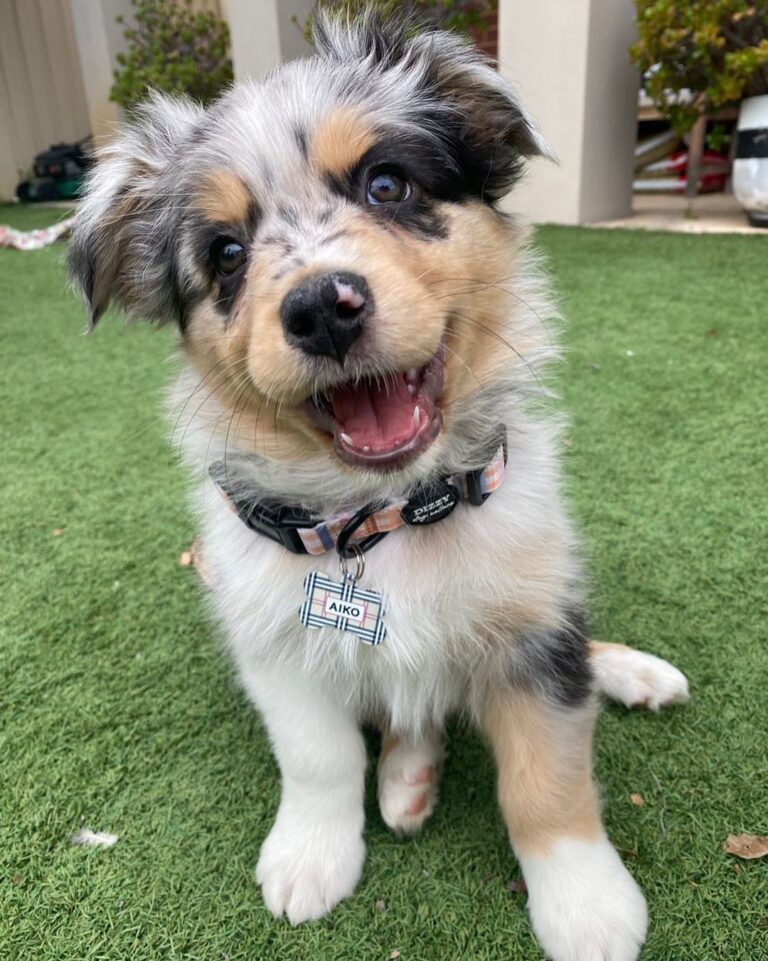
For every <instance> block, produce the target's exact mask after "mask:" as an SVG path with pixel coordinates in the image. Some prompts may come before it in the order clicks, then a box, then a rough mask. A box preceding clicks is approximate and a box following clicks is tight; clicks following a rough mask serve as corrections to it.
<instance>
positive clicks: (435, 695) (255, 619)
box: [202, 449, 574, 728]
mask: <svg viewBox="0 0 768 961" xmlns="http://www.w3.org/2000/svg"><path fill="white" fill-rule="evenodd" d="M515 455H516V463H515V467H516V471H513V472H511V473H510V476H509V477H508V479H507V481H506V483H505V484H504V486H503V487H502V488H501V489H500V490H499V491H497V492H496V493H495V494H494V495H492V496H491V497H490V498H489V500H488V501H487V502H486V503H485V504H484V505H483V506H482V507H472V506H470V505H468V504H466V503H462V504H460V505H459V506H458V507H457V508H456V510H455V511H454V513H453V514H452V515H451V517H449V518H447V519H446V520H443V521H441V522H439V523H437V524H434V525H432V526H430V527H427V528H420V529H414V528H401V529H400V530H397V531H394V532H393V533H391V534H390V535H389V536H388V537H387V538H385V539H384V540H383V541H382V542H380V543H379V544H377V545H376V546H374V547H373V548H372V550H371V551H370V552H369V553H368V554H367V555H366V568H365V575H364V577H363V579H362V581H361V583H360V586H361V587H363V588H366V589H370V590H374V591H377V592H379V593H381V595H382V596H383V599H384V615H383V616H384V621H385V624H386V638H385V640H384V642H383V643H382V644H380V645H377V646H375V647H372V646H370V645H367V644H365V643H364V642H363V641H361V640H360V639H359V638H357V637H356V636H354V635H353V634H349V633H345V632H342V631H339V630H337V629H334V628H322V629H314V628H307V627H305V626H304V625H303V624H301V623H300V620H299V610H300V608H301V605H302V603H303V602H304V600H305V599H306V594H305V591H304V586H303V582H304V578H305V576H306V575H307V573H309V572H310V571H312V570H317V571H320V572H322V573H323V574H325V575H326V576H328V577H330V578H332V579H336V580H340V579H341V571H340V566H339V559H338V557H337V555H336V554H335V553H331V554H327V555H323V556H320V557H307V556H297V555H294V554H291V553H289V552H288V551H287V550H285V549H284V548H283V547H281V546H278V545H276V544H273V543H272V542H271V541H269V540H267V539H266V538H263V537H261V536H259V535H257V534H255V533H253V532H252V531H250V530H249V529H248V528H247V527H246V526H245V525H244V524H243V523H242V522H241V521H240V520H239V519H238V518H237V517H236V516H235V515H234V514H232V512H231V511H230V510H229V509H228V508H227V507H226V505H225V504H223V503H222V501H221V499H220V498H219V497H218V495H217V494H216V493H215V492H214V491H213V489H212V487H211V486H210V485H207V486H206V487H205V488H204V489H203V492H202V497H203V504H204V517H205V531H204V540H205V553H206V561H207V564H208V566H209V567H210V570H211V574H212V579H213V598H214V603H215V606H216V609H217V612H218V614H219V616H220V618H221V619H222V620H223V622H224V624H225V627H226V631H227V637H228V642H229V645H230V648H231V650H232V653H233V655H234V657H235V660H236V661H237V663H238V665H239V667H240V669H241V671H242V672H243V673H244V674H247V673H248V672H250V671H253V670H258V666H259V664H261V663H271V664H275V663H277V664H280V665H282V666H284V667H285V670H287V671H292V672H301V673H303V674H305V675H308V676H310V677H311V678H312V679H313V680H314V681H315V682H316V683H317V684H318V685H322V686H324V687H330V688H331V689H333V691H334V693H335V694H336V696H338V697H341V698H343V699H344V700H345V701H346V702H347V703H349V704H350V705H352V706H353V707H354V708H355V710H357V711H358V713H359V714H360V715H361V716H365V715H370V714H375V713H378V712H386V714H387V715H388V716H389V717H390V718H391V720H392V723H393V724H395V725H397V726H402V727H408V728H414V727H420V726H422V725H423V724H424V723H425V722H428V721H429V720H431V719H434V720H442V719H443V718H444V717H445V715H446V714H447V713H449V712H451V711H454V710H456V709H458V708H460V707H462V706H463V705H465V704H466V698H467V694H468V689H469V687H470V685H471V683H472V679H473V677H474V676H475V674H476V673H477V672H478V671H481V670H486V669H487V664H486V663H485V662H487V660H488V658H489V650H488V644H487V642H486V639H484V638H483V636H482V630H481V629H480V628H481V625H482V623H483V621H484V619H485V618H486V617H487V615H488V612H489V611H490V612H499V611H508V612H509V616H510V622H512V621H514V620H515V619H516V617H517V615H516V614H515V612H516V611H517V612H518V613H519V612H523V614H522V617H523V619H524V618H525V617H534V618H535V617H536V616H537V612H538V613H540V615H541V617H542V618H546V616H547V612H548V611H549V609H550V607H551V605H552V604H553V603H554V602H555V601H556V600H559V599H561V598H562V595H563V591H564V590H566V589H567V587H566V585H567V583H568V582H569V580H571V579H572V578H573V573H574V572H573V571H572V570H571V563H572V562H571V560H570V555H571V551H570V540H571V535H570V528H569V525H568V523H567V520H566V519H565V517H564V515H563V513H562V511H561V510H560V508H559V502H558V497H557V491H556V489H555V487H554V484H553V481H552V477H553V476H554V475H553V472H552V470H551V469H550V467H551V464H550V463H548V461H549V460H550V457H549V456H547V455H548V451H547V450H546V449H539V450H535V449H531V450H528V451H522V450H521V451H516V452H515ZM523 468H525V469H523ZM532 474H534V475H535V477H534V478H532V476H531V475H532ZM534 479H535V481H536V483H532V480H534ZM518 619H519V618H518ZM512 633H513V629H512V626H510V635H511V634H512Z"/></svg>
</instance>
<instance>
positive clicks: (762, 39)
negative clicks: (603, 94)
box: [630, 0, 768, 133]
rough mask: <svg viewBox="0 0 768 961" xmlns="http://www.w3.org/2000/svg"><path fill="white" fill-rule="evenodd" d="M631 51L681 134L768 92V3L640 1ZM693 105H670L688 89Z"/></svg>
mask: <svg viewBox="0 0 768 961" xmlns="http://www.w3.org/2000/svg"><path fill="white" fill-rule="evenodd" d="M635 4H636V6H637V26H638V33H639V37H640V39H639V40H638V42H637V43H636V44H634V45H633V46H632V47H631V48H630V54H631V56H632V59H633V61H634V62H635V63H636V64H637V65H638V66H639V67H640V69H641V70H642V71H643V72H645V71H647V70H649V69H651V68H654V69H653V71H652V73H651V74H650V75H649V77H648V79H647V81H646V88H647V90H648V93H649V94H650V96H651V97H652V98H653V100H654V101H655V103H656V105H657V107H658V108H659V110H660V111H661V113H662V114H664V115H665V116H667V117H669V119H670V120H671V122H672V123H673V125H674V126H675V127H676V128H677V130H679V131H680V132H681V133H684V132H685V131H686V130H689V129H690V128H691V126H693V124H694V122H695V121H696V118H697V117H698V116H699V114H700V113H702V112H708V111H710V110H712V109H716V108H718V107H722V106H724V105H726V104H730V103H735V102H736V101H738V100H740V99H741V98H742V97H751V96H757V95H758V94H764V93H768V5H767V4H765V3H755V2H752V0H688V2H685V3H681V2H680V0H635ZM686 87H687V88H690V89H691V90H692V91H693V93H694V99H693V102H692V103H690V104H673V103H669V102H668V101H669V99H670V98H669V96H668V94H670V93H671V94H673V95H674V94H675V93H677V92H678V91H680V90H682V89H683V88H686Z"/></svg>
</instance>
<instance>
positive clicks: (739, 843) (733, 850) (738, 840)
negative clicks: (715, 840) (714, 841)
mask: <svg viewBox="0 0 768 961" xmlns="http://www.w3.org/2000/svg"><path fill="white" fill-rule="evenodd" d="M723 850H724V851H725V853H726V854H735V855H736V857H737V858H746V859H748V860H751V859H752V858H764V857H765V856H766V854H768V837H766V835H764V834H729V835H728V837H727V838H726V841H725V844H724V845H723Z"/></svg>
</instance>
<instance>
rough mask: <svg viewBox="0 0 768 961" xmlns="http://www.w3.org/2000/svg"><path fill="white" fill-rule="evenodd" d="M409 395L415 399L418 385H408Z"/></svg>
mask: <svg viewBox="0 0 768 961" xmlns="http://www.w3.org/2000/svg"><path fill="white" fill-rule="evenodd" d="M408 393H409V394H410V395H411V397H413V395H414V394H415V393H416V384H408Z"/></svg>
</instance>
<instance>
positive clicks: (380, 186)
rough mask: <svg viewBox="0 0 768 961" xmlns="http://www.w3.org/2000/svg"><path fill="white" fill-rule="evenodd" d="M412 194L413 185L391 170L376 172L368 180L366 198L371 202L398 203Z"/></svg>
mask: <svg viewBox="0 0 768 961" xmlns="http://www.w3.org/2000/svg"><path fill="white" fill-rule="evenodd" d="M410 195H411V185H410V184H409V183H408V181H407V180H405V179H404V178H403V177H400V176H398V174H395V173H391V172H389V171H386V172H384V171H382V172H380V173H376V174H374V175H373V176H372V177H371V178H370V179H369V180H368V187H367V191H366V200H367V201H368V203H369V204H373V205H374V206H377V205H378V204H397V203H400V202H401V201H403V200H407V199H408V197H410Z"/></svg>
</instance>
